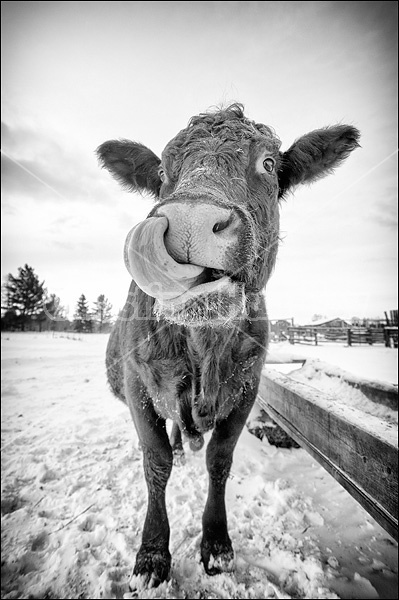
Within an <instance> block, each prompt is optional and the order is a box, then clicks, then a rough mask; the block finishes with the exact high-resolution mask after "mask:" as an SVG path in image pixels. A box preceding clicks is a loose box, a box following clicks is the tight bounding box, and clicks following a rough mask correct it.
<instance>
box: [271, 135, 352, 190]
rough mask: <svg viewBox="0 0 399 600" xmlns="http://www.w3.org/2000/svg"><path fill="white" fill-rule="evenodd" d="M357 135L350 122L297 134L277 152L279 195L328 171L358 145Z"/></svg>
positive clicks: (310, 181)
mask: <svg viewBox="0 0 399 600" xmlns="http://www.w3.org/2000/svg"><path fill="white" fill-rule="evenodd" d="M359 138H360V133H359V131H358V130H357V129H356V128H355V127H352V126H350V125H336V126H334V127H326V128H324V129H317V130H316V131H312V132H310V133H307V134H306V135H303V136H302V137H300V138H299V139H298V140H296V141H295V142H294V143H293V144H292V146H291V147H290V148H289V149H288V150H287V152H283V153H281V155H280V159H281V162H280V167H279V170H278V180H279V188H280V191H279V197H280V198H281V197H282V196H283V195H284V194H285V192H287V191H288V190H289V189H290V188H292V187H293V186H295V185H298V184H300V183H312V182H313V181H316V180H317V179H320V178H321V177H324V176H325V175H328V174H329V173H331V172H332V171H333V170H334V169H335V168H336V167H338V166H339V165H340V164H341V163H342V162H343V161H344V160H345V159H346V158H347V157H348V156H349V154H350V153H351V152H352V150H354V149H355V148H358V147H359V143H358V140H359Z"/></svg>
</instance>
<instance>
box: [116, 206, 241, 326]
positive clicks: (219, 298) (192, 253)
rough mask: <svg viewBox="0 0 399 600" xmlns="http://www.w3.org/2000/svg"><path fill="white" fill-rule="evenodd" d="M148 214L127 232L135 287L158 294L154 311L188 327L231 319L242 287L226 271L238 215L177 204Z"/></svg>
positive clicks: (237, 309)
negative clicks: (147, 216) (150, 214)
mask: <svg viewBox="0 0 399 600" xmlns="http://www.w3.org/2000/svg"><path fill="white" fill-rule="evenodd" d="M152 214H153V215H154V216H151V217H149V218H147V219H146V220H144V221H142V222H141V223H139V224H138V225H136V226H135V227H134V228H133V229H132V230H131V231H130V232H129V234H128V236H127V239H126V243H125V264H126V267H127V269H128V271H129V273H130V274H131V276H132V277H133V279H134V280H135V281H136V283H137V285H138V286H139V287H140V288H141V289H142V290H143V291H144V292H145V293H146V294H148V295H149V296H152V297H153V298H156V300H157V308H156V310H157V312H158V314H159V315H162V316H164V317H165V318H167V319H168V320H170V321H173V322H176V323H180V324H190V325H199V324H204V323H205V322H208V323H209V322H210V321H211V322H212V324H213V325H215V324H225V323H226V322H228V321H230V319H231V318H235V317H236V316H237V314H238V313H240V312H242V310H243V309H244V294H243V287H242V286H241V285H240V284H238V283H237V282H236V281H233V280H232V279H231V277H230V276H229V274H228V271H227V270H226V269H227V266H228V257H229V255H231V254H233V253H234V247H235V246H236V245H237V243H238V231H239V226H240V222H239V220H238V216H237V215H236V213H235V212H234V211H233V210H230V209H228V208H224V207H219V206H214V205H210V204H198V203H197V204H194V203H192V204H189V205H187V204H184V203H182V202H176V203H169V204H165V205H163V206H160V207H159V208H158V209H157V210H156V211H154V212H153V213H152ZM188 315H190V318H189V320H190V323H188V322H187V319H188Z"/></svg>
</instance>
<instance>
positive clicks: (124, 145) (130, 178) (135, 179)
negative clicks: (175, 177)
mask: <svg viewBox="0 0 399 600" xmlns="http://www.w3.org/2000/svg"><path fill="white" fill-rule="evenodd" d="M96 152H97V157H98V159H99V161H100V164H101V166H102V167H103V168H105V169H107V170H108V171H109V172H110V173H111V174H112V175H113V177H115V179H116V180H117V181H118V182H119V183H120V184H121V185H122V186H123V187H124V188H126V189H128V190H129V191H132V192H134V191H139V192H143V191H147V192H150V193H151V194H153V195H154V196H155V197H158V196H159V190H160V187H161V183H162V182H161V179H160V177H159V174H158V168H159V165H160V163H161V160H160V159H159V158H158V156H157V155H156V154H154V152H152V150H150V149H149V148H146V146H143V144H139V143H137V142H131V141H130V140H110V141H109V142H104V143H103V144H101V146H99V147H98V148H97V151H96Z"/></svg>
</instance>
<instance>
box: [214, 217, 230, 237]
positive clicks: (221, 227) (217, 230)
mask: <svg viewBox="0 0 399 600" xmlns="http://www.w3.org/2000/svg"><path fill="white" fill-rule="evenodd" d="M230 223H231V217H229V218H228V219H227V220H226V221H218V222H217V223H215V225H214V226H213V228H212V231H213V233H220V232H221V231H224V230H225V229H227V227H228V226H229V225H230Z"/></svg>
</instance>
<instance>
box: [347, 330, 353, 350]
mask: <svg viewBox="0 0 399 600" xmlns="http://www.w3.org/2000/svg"><path fill="white" fill-rule="evenodd" d="M347 333H348V346H352V331H351V330H350V329H348V331H347Z"/></svg>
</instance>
